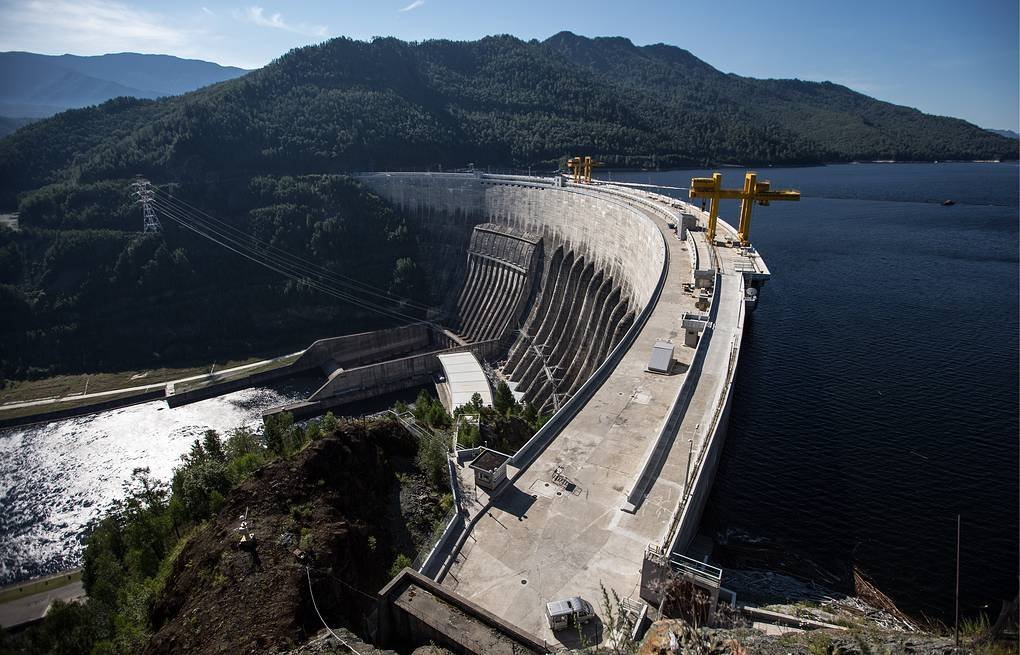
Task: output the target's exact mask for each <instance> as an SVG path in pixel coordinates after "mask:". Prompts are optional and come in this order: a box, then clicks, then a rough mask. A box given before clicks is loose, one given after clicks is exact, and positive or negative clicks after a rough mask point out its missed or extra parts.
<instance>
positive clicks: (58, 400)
mask: <svg viewBox="0 0 1020 655" xmlns="http://www.w3.org/2000/svg"><path fill="white" fill-rule="evenodd" d="M302 352H304V351H303V350H299V351H298V352H296V353H291V354H290V355H281V356H279V357H274V358H273V359H266V360H263V361H260V362H252V363H251V364H243V365H241V366H235V367H233V368H225V369H223V370H222V371H216V372H215V373H203V374H202V375H192V376H191V377H186V378H181V379H179V380H167V381H164V382H154V383H152V384H143V385H139V386H137V387H124V388H122V389H114V390H112V391H97V392H96V393H89V394H78V395H70V396H59V397H57V398H42V399H39V400H27V401H25V402H18V403H3V404H0V409H18V408H21V407H35V406H37V405H40V406H41V405H52V404H55V403H66V402H70V401H72V400H73V401H78V400H92V399H96V400H99V399H102V398H103V397H105V396H117V395H120V394H124V393H129V392H136V393H141V392H144V391H152V390H154V389H163V388H166V386H167V385H174V384H180V383H182V382H193V381H195V380H207V379H208V380H214V381H215V380H216V379H218V378H220V377H222V376H224V375H228V374H230V373H236V372H238V371H244V370H246V369H249V368H255V367H256V366H264V365H266V364H272V363H275V362H278V361H280V360H284V359H287V358H288V357H295V356H297V355H300V354H301V353H302Z"/></svg>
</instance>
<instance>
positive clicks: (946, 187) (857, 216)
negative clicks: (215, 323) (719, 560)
mask: <svg viewBox="0 0 1020 655" xmlns="http://www.w3.org/2000/svg"><path fill="white" fill-rule="evenodd" d="M709 172H710V171H670V172H662V173H632V174H626V175H621V174H613V177H614V179H627V180H630V181H635V182H652V183H656V184H665V185H671V186H679V187H686V186H687V185H688V182H689V181H690V178H691V177H692V175H702V174H707V173H709ZM724 173H725V177H724V182H725V183H726V185H727V186H739V185H740V182H741V177H742V173H743V171H742V169H741V170H732V171H724ZM759 173H760V174H761V175H760V177H763V178H766V179H770V180H771V181H772V183H773V188H787V187H791V188H798V189H800V190H801V191H802V192H803V194H804V198H803V200H802V201H801V202H799V203H775V204H774V205H772V206H770V207H758V208H756V210H755V213H754V224H753V230H752V237H753V241H754V242H755V244H756V245H757V246H758V247H759V248H760V250H761V251H762V253H763V254H764V256H765V259H766V261H767V262H768V264H769V266H770V268H771V269H772V274H773V278H772V280H771V281H770V282H769V284H768V285H767V286H766V287H765V289H764V292H763V296H762V299H761V302H760V307H759V309H758V311H757V312H756V313H755V314H753V316H752V318H751V320H750V322H749V324H748V327H747V330H746V332H745V337H744V350H743V354H742V356H741V364H740V369H739V372H738V376H737V380H736V389H735V394H736V395H735V399H736V400H735V402H734V406H733V411H732V414H731V418H730V427H729V434H728V437H727V441H726V446H725V452H724V456H723V460H722V462H721V464H720V469H719V473H718V476H717V479H716V484H715V487H714V490H713V494H712V497H711V499H710V501H709V504H708V507H707V509H706V514H705V528H706V530H707V531H708V532H710V533H711V534H713V535H714V536H716V537H717V538H718V539H720V540H730V541H739V540H745V541H751V542H760V541H765V542H768V543H771V544H774V545H775V546H776V547H777V548H789V549H796V550H797V551H800V552H803V553H804V554H805V555H806V556H807V557H809V558H812V559H813V560H815V561H819V562H827V561H831V560H833V559H839V560H842V561H845V562H850V563H854V564H856V565H857V566H859V567H860V568H861V569H862V570H864V571H866V572H867V573H868V574H870V575H871V576H872V578H873V579H874V580H875V582H876V583H877V584H878V585H879V587H880V588H882V589H883V590H884V591H886V592H887V593H888V594H890V595H891V596H892V597H893V598H894V599H895V600H896V601H897V602H898V603H900V604H901V605H902V606H903V607H904V608H905V609H907V610H909V611H913V612H918V613H920V612H925V613H928V614H930V615H934V616H939V617H946V616H948V613H950V612H951V610H952V600H953V599H952V594H953V581H954V552H955V551H954V548H955V526H956V514H957V513H960V514H962V517H963V539H962V543H963V547H962V553H963V555H962V565H961V574H962V576H961V580H962V583H961V599H962V607H963V609H964V611H965V612H967V613H973V612H974V611H976V610H979V609H981V608H982V606H984V605H990V608H989V609H990V611H991V612H992V613H996V612H997V611H998V601H999V600H1000V599H1011V598H1012V597H1013V595H1014V594H1015V593H1016V591H1017V575H1018V570H1017V555H1018V552H1017V551H1018V545H1017V544H1018V530H1020V527H1018V521H1017V516H1018V511H1020V507H1018V496H1020V488H1018V485H1020V483H1018V477H1017V471H1018V466H1020V461H1018V458H1020V446H1018V430H1020V425H1018V417H1017V409H1018V404H1020V398H1018V394H1020V392H1018V355H1020V353H1018V339H1017V337H1018V330H1020V327H1018V321H1020V319H1018V242H1017V239H1018V222H1020V218H1018V181H1020V168H1018V167H1017V165H1016V164H937V165H933V164H926V165H923V164H918V165H914V164H896V165H886V164H859V165H845V166H828V167H819V168H789V169H767V170H759ZM945 199H953V200H955V201H956V205H954V206H951V207H944V206H942V205H941V202H942V201H943V200H945ZM736 211H737V204H736V203H735V202H733V203H727V204H724V206H723V216H724V217H725V218H729V219H732V218H733V217H734V216H735V215H736ZM306 392H307V389H305V388H301V387H293V388H289V387H286V386H284V387H280V388H274V389H251V390H247V391H241V392H238V393H235V394H230V395H228V396H224V397H222V398H216V399H212V400H207V401H203V402H201V403H197V404H195V405H190V406H186V407H182V408H178V409H174V410H170V409H166V408H165V404H164V403H162V402H158V403H148V404H145V405H139V406H136V407H130V408H124V409H120V410H114V411H111V412H107V413H104V414H101V415H98V416H95V417H85V418H79V419H72V420H69V421H62V422H58V423H52V424H48V425H43V426H37V427H31V428H23V429H15V430H8V431H5V432H0V583H3V582H7V581H12V580H17V579H23V578H25V577H28V576H31V575H36V574H39V573H44V572H49V571H54V570H58V569H60V568H63V567H66V566H72V565H75V564H77V563H78V558H79V557H80V552H81V550H80V540H79V537H80V534H81V532H82V530H83V529H84V527H85V526H86V525H87V524H88V523H89V521H91V520H92V519H94V518H96V517H98V516H100V515H101V513H102V512H103V511H104V510H105V509H106V508H107V507H109V504H110V503H111V502H112V501H113V500H114V499H116V498H117V497H119V496H120V495H121V487H122V484H123V482H124V481H125V480H126V479H127V478H128V477H129V476H130V474H131V471H132V469H134V468H135V467H139V466H148V467H150V468H151V469H152V471H153V473H155V474H156V475H157V476H159V477H161V478H163V479H169V477H170V474H171V472H172V470H173V467H174V466H175V465H176V463H177V462H178V460H179V457H180V455H181V454H182V453H184V452H186V451H187V449H188V447H189V445H190V443H191V441H192V440H193V439H194V438H195V437H197V436H200V435H201V434H202V432H203V431H204V430H206V429H208V428H213V429H216V430H219V431H221V432H226V431H227V430H229V429H231V428H234V427H237V426H238V425H245V424H246V425H255V424H257V423H258V422H259V420H260V419H259V417H260V414H261V412H262V410H263V409H265V408H266V407H269V406H271V405H275V404H278V403H281V402H284V401H286V400H290V399H296V398H299V397H303V396H304V395H305V393H306ZM412 397H413V393H412ZM390 402H392V401H390Z"/></svg>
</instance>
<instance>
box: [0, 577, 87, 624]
mask: <svg viewBox="0 0 1020 655" xmlns="http://www.w3.org/2000/svg"><path fill="white" fill-rule="evenodd" d="M84 597H85V588H84V587H83V586H82V583H81V581H80V580H79V581H77V582H72V583H71V584H68V585H64V586H63V587H57V588H55V589H48V590H46V591H43V592H41V593H38V594H32V595H31V596H25V597H24V598H18V599H17V600H12V601H10V602H7V603H3V604H0V627H4V628H10V627H13V626H16V625H20V624H22V623H27V622H29V621H35V620H37V619H41V618H42V617H43V616H44V615H45V614H46V609H47V608H48V607H49V606H50V603H52V602H53V601H55V600H62V601H65V602H70V601H73V600H78V599H81V598H84Z"/></svg>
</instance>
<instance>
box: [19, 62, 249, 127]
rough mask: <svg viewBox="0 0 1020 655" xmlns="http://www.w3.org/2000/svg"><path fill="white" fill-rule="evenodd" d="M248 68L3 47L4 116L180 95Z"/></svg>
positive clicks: (46, 113) (44, 113) (36, 115)
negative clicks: (122, 99) (6, 49)
mask: <svg viewBox="0 0 1020 655" xmlns="http://www.w3.org/2000/svg"><path fill="white" fill-rule="evenodd" d="M246 72H247V71H245V70H243V69H240V68H234V67H232V66H220V65H219V64H214V63H211V62H208V61H199V60H195V59H181V58H179V57H171V56H169V55H140V54H136V53H132V52H122V53H117V54H109V55H101V56H97V57H79V56H76V55H60V56H52V55H39V54H35V53H31V52H2V53H0V116H9V117H16V118H42V117H46V116H52V115H53V114H55V113H57V112H61V111H65V110H67V109H75V108H78V107H87V106H89V105H95V104H99V103H101V102H106V101H107V100H110V99H111V98H117V97H120V96H131V97H135V98H159V97H161V96H168V95H178V94H181V93H186V92H188V91H194V90H195V89H198V88H201V87H203V86H208V85H210V84H215V83H216V82H222V81H224V80H229V79H233V78H235V77H238V76H239V75H244V74H245V73H246Z"/></svg>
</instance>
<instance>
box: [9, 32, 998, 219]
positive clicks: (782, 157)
mask: <svg viewBox="0 0 1020 655" xmlns="http://www.w3.org/2000/svg"><path fill="white" fill-rule="evenodd" d="M118 79H119V80H120V81H118V82H116V83H117V84H120V83H121V82H125V83H126V82H130V83H131V84H141V83H143V82H144V80H139V79H134V78H131V79H128V78H125V77H123V76H122V77H119V78H118ZM576 154H591V155H594V156H597V157H598V158H599V159H601V160H603V161H605V162H607V163H608V164H610V165H615V166H628V167H652V168H654V167H670V166H673V167H675V166H682V165H696V166H703V165H717V164H746V165H761V164H813V163H820V162H827V161H852V160H876V159H887V160H888V159H892V160H901V161H903V160H914V161H931V160H952V159H965V160H969V159H1003V158H1009V159H1013V158H1016V156H1017V151H1016V144H1015V142H1013V141H1010V140H1008V139H1006V138H1004V137H1001V136H998V135H995V134H992V133H990V132H988V131H986V130H984V129H982V128H979V127H977V126H975V125H972V124H970V123H967V122H965V121H962V120H958V119H954V118H945V117H940V116H930V115H927V114H923V113H921V112H920V111H917V110H916V109H911V108H908V107H901V106H897V105H893V104H890V103H887V102H881V101H878V100H875V99H873V98H870V97H868V96H865V95H863V94H860V93H857V92H855V91H852V90H850V89H848V88H846V87H844V86H840V85H837V84H832V83H829V82H823V83H816V82H804V81H800V80H795V79H794V80H758V79H753V78H747V77H740V76H737V75H732V74H725V73H722V72H720V71H718V70H716V69H715V68H713V67H711V66H710V65H708V64H706V63H705V62H703V61H701V60H699V59H697V58H696V57H694V56H693V55H692V54H691V53H689V52H687V51H686V50H683V49H681V48H677V47H674V46H669V45H663V44H658V45H650V46H644V47H638V46H635V45H634V44H632V43H631V42H630V41H628V40H627V39H623V38H596V39H589V38H585V37H581V36H577V35H574V34H571V33H569V32H561V33H559V34H557V35H555V36H553V37H550V38H549V39H547V40H546V41H542V42H540V41H522V40H520V39H517V38H514V37H511V36H494V37H486V38H484V39H481V40H478V41H462V42H454V41H424V42H421V43H406V42H403V41H400V40H397V39H392V38H378V39H374V40H373V41H371V42H363V41H354V40H351V39H346V38H338V39H333V40H330V41H327V42H325V43H323V44H320V45H316V46H309V47H305V48H300V49H297V50H293V51H291V52H290V53H288V54H287V55H285V56H283V57H281V58H280V59H278V60H276V61H274V62H273V63H271V64H269V65H268V66H266V67H264V68H262V69H259V70H257V71H254V72H253V73H251V74H248V75H245V76H244V77H241V78H238V79H233V80H230V81H227V82H223V83H220V84H217V85H213V86H211V87H206V88H204V89H200V90H198V91H194V92H191V93H187V94H184V95H181V96H176V97H172V98H165V99H162V100H158V101H155V102H154V101H146V100H131V101H128V100H123V99H120V100H114V101H110V102H108V103H106V104H103V105H101V106H99V107H95V108H90V109H85V110H81V111H77V112H70V113H65V114H61V115H58V116H56V117H54V118H52V119H50V120H47V121H42V122H40V123H38V124H35V125H31V126H29V127H27V128H23V129H21V130H19V131H18V132H17V134H15V135H12V136H11V137H9V138H7V139H5V140H4V141H2V142H0V180H2V187H0V193H2V196H0V203H3V204H4V205H10V204H11V203H12V202H13V200H14V197H15V194H16V193H18V192H20V191H25V190H28V189H32V188H36V187H39V186H41V185H43V184H46V183H50V182H57V181H60V180H62V179H66V178H67V177H68V175H69V172H70V171H71V169H72V164H73V170H74V174H75V176H76V177H77V179H79V180H83V181H91V180H101V179H110V178H123V177H128V176H131V175H134V174H136V173H143V174H146V175H149V176H152V177H153V178H155V179H178V180H180V179H186V178H189V177H190V178H194V177H202V178H204V177H205V176H207V175H208V174H210V173H213V172H223V173H225V174H230V175H237V174H240V173H245V172H250V173H254V174H259V173H288V174H294V173H308V172H338V171H348V170H359V169H360V170H372V169H400V168H404V169H406V168H417V169H421V168H429V167H432V168H435V167H437V166H440V165H441V166H443V167H445V168H447V169H449V168H452V167H463V166H466V165H467V164H468V163H469V162H471V163H475V164H476V165H479V166H497V167H503V168H509V167H527V166H541V167H546V168H547V169H548V170H552V169H555V168H556V167H557V166H558V165H559V164H560V162H561V161H562V160H563V158H564V157H566V156H569V155H576Z"/></svg>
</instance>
